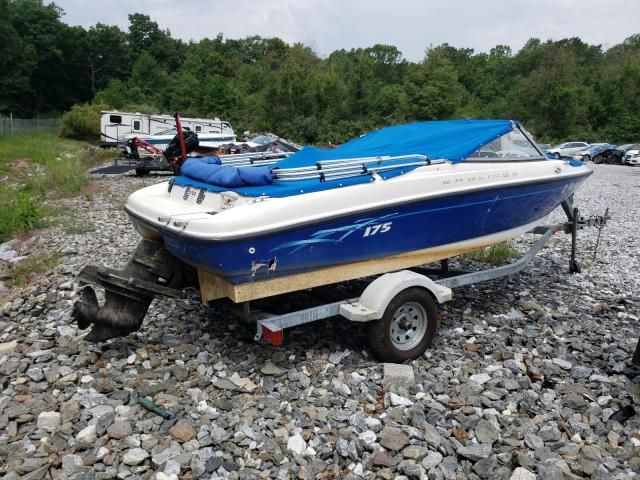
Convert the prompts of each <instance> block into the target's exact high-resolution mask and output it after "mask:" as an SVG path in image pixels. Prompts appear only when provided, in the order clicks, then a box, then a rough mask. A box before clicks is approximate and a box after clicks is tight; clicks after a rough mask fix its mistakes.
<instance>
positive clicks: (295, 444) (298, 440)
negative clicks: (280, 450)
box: [287, 434, 307, 455]
mask: <svg viewBox="0 0 640 480" xmlns="http://www.w3.org/2000/svg"><path fill="white" fill-rule="evenodd" d="M306 449H307V442H305V441H304V439H303V438H302V436H301V435H299V434H297V435H292V436H291V437H289V439H288V440H287V450H289V451H290V452H293V453H294V454H296V455H302V454H303V453H304V451H305V450H306Z"/></svg>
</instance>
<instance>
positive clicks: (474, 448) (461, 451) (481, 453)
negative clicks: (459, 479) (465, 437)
mask: <svg viewBox="0 0 640 480" xmlns="http://www.w3.org/2000/svg"><path fill="white" fill-rule="evenodd" d="M456 453H457V454H458V455H461V456H463V457H464V458H468V459H469V460H472V461H474V462H475V461H478V460H481V459H483V458H488V457H489V455H491V445H487V444H486V443H481V444H479V443H476V444H472V445H469V446H467V447H465V446H460V447H458V448H457V449H456Z"/></svg>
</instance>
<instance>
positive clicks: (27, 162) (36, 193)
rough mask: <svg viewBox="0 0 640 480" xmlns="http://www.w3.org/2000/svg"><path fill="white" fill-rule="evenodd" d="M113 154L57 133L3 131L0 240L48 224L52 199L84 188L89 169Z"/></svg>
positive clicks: (0, 165) (76, 193) (79, 192)
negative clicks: (11, 132) (4, 133)
mask: <svg viewBox="0 0 640 480" xmlns="http://www.w3.org/2000/svg"><path fill="white" fill-rule="evenodd" d="M112 155H113V153H112V152H109V151H101V150H98V149H96V148H94V147H92V146H90V145H89V144H87V143H85V142H78V141H75V140H67V139H62V138H59V137H57V136H56V135H55V134H53V133H44V132H34V133H31V134H24V133H23V134H20V135H15V136H3V137H0V182H1V183H2V185H3V186H2V188H1V189H0V243H2V242H5V241H7V240H8V239H9V238H11V237H12V236H14V235H15V234H16V233H19V232H24V231H28V230H31V229H33V228H39V227H43V226H45V221H44V219H45V218H46V217H47V215H50V214H52V213H54V212H53V211H52V208H51V207H50V204H49V201H50V200H51V199H56V198H62V197H69V196H74V195H78V194H81V193H82V191H83V189H84V188H86V187H87V185H88V182H89V180H88V178H87V176H86V171H87V169H88V168H89V167H90V166H92V165H94V164H95V163H96V162H98V161H101V160H104V159H105V158H109V157H111V156H112Z"/></svg>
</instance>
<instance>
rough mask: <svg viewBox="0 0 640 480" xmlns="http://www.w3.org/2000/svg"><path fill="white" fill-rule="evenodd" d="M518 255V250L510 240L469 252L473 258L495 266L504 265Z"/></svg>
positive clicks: (469, 255)
mask: <svg viewBox="0 0 640 480" xmlns="http://www.w3.org/2000/svg"><path fill="white" fill-rule="evenodd" d="M517 256H518V251H517V250H516V249H515V248H514V247H513V246H512V245H511V244H510V243H509V242H501V243H496V244H494V245H490V246H488V247H485V248H482V249H480V250H476V251H475V252H471V253H470V254H468V257H469V258H470V259H472V260H475V261H477V262H482V263H488V264H490V265H495V266H499V265H504V264H505V263H507V262H508V261H509V260H511V259H512V258H515V257H517Z"/></svg>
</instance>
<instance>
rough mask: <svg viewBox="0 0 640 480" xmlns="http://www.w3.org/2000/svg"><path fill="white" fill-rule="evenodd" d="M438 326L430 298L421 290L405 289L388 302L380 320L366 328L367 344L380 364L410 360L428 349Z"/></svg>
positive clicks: (434, 304)
mask: <svg viewBox="0 0 640 480" xmlns="http://www.w3.org/2000/svg"><path fill="white" fill-rule="evenodd" d="M438 323H439V316H438V309H437V307H436V303H435V301H434V299H433V297H432V296H431V294H430V293H429V292H428V291H426V290H424V289H423V288H418V287H413V288H408V289H406V290H404V291H402V292H400V293H399V294H398V295H396V296H395V297H394V298H393V300H391V302H389V305H387V309H386V310H385V311H384V315H383V316H382V318H381V319H380V320H376V321H375V322H371V323H370V324H369V332H368V333H369V343H370V345H371V348H372V349H373V350H374V352H375V353H376V355H377V356H378V357H380V359H382V360H385V361H389V362H404V361H405V360H413V359H415V358H418V357H419V356H420V355H422V353H423V352H424V351H425V350H426V349H427V348H428V347H429V346H430V345H431V342H432V341H433V337H434V336H435V334H436V331H437V330H438Z"/></svg>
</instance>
